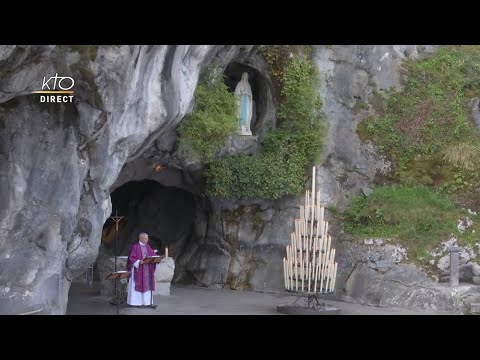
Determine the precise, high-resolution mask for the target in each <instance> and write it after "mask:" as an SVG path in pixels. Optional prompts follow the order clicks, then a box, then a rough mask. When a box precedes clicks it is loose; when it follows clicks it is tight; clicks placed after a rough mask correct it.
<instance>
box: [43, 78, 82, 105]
mask: <svg viewBox="0 0 480 360" xmlns="http://www.w3.org/2000/svg"><path fill="white" fill-rule="evenodd" d="M74 85H75V80H73V78H72V77H69V76H58V73H55V76H51V77H49V78H47V76H45V77H44V78H43V82H42V90H38V91H33V93H34V94H49V95H41V96H40V102H42V103H44V102H47V103H69V102H70V103H71V102H73V93H74V91H73V90H71V89H72V88H73V86H74ZM60 94H62V95H60ZM66 94H70V95H66Z"/></svg>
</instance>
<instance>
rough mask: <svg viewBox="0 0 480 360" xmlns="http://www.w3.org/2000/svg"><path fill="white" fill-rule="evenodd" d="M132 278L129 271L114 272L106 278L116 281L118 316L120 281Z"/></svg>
mask: <svg viewBox="0 0 480 360" xmlns="http://www.w3.org/2000/svg"><path fill="white" fill-rule="evenodd" d="M129 276H130V273H129V272H128V271H114V272H112V273H110V274H108V275H107V277H106V278H105V279H106V280H115V296H116V299H117V301H116V303H117V315H118V282H117V281H118V279H126V278H128V277H129Z"/></svg>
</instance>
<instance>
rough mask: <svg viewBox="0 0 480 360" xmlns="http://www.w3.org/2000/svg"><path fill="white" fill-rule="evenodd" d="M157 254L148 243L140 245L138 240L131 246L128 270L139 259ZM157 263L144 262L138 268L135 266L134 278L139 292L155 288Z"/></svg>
mask: <svg viewBox="0 0 480 360" xmlns="http://www.w3.org/2000/svg"><path fill="white" fill-rule="evenodd" d="M154 255H156V254H155V252H154V251H153V249H152V247H151V246H150V245H148V244H146V245H140V243H139V242H138V241H137V242H136V243H135V244H133V245H132V247H131V248H130V255H129V256H128V259H127V271H128V272H130V270H131V269H132V267H133V264H134V263H135V261H137V260H143V259H145V258H146V257H147V256H154ZM156 267H157V265H156V264H143V265H139V266H138V268H135V267H134V268H133V279H134V281H135V290H136V291H139V292H142V293H144V292H146V291H149V290H152V291H154V290H155V268H156Z"/></svg>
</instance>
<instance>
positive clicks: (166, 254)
mask: <svg viewBox="0 0 480 360" xmlns="http://www.w3.org/2000/svg"><path fill="white" fill-rule="evenodd" d="M165 257H166V258H167V257H168V247H166V248H165Z"/></svg>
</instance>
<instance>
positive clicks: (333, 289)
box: [332, 263, 338, 291]
mask: <svg viewBox="0 0 480 360" xmlns="http://www.w3.org/2000/svg"><path fill="white" fill-rule="evenodd" d="M337 266H338V263H335V266H334V268H333V283H332V291H335V282H336V280H337Z"/></svg>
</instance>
